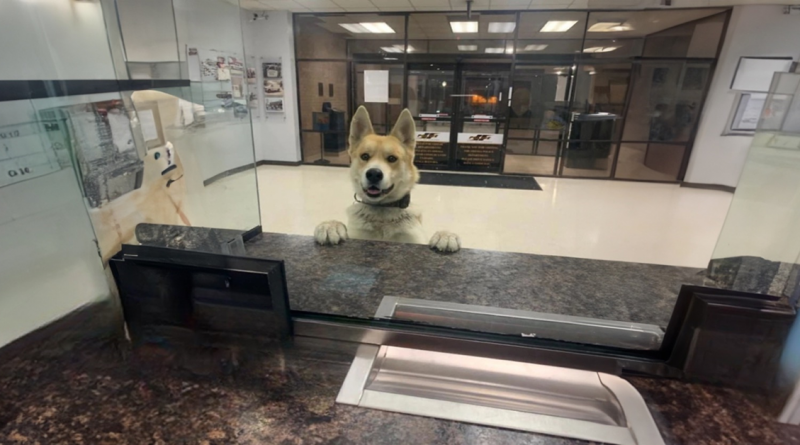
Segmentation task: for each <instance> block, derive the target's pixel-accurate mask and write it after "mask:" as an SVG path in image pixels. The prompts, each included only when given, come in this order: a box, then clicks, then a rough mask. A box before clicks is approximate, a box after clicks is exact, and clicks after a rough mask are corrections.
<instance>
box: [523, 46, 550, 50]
mask: <svg viewBox="0 0 800 445" xmlns="http://www.w3.org/2000/svg"><path fill="white" fill-rule="evenodd" d="M545 48H547V45H527V46H526V47H525V49H524V51H542V50H544V49H545Z"/></svg>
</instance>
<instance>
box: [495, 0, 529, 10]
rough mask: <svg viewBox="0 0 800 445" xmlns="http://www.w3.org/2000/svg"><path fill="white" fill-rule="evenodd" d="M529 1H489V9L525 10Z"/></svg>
mask: <svg viewBox="0 0 800 445" xmlns="http://www.w3.org/2000/svg"><path fill="white" fill-rule="evenodd" d="M530 4H531V0H491V1H490V3H489V8H490V9H527V8H528V6H529V5H530Z"/></svg>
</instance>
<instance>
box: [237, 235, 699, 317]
mask: <svg viewBox="0 0 800 445" xmlns="http://www.w3.org/2000/svg"><path fill="white" fill-rule="evenodd" d="M245 247H246V249H247V253H248V255H252V256H258V257H264V258H273V259H282V260H284V261H286V273H287V281H288V287H289V298H290V304H291V306H292V309H293V310H301V311H309V312H320V313H328V314H336V315H345V316H354V317H367V318H368V317H372V316H373V315H374V314H375V311H376V310H377V308H378V305H379V304H380V302H381V299H382V298H383V297H384V296H395V297H407V298H419V299H426V300H438V301H446V302H451V303H463V304H473V305H479V306H489V307H500V308H505V309H518V310H526V311H537V312H546V313H554V314H561V315H574V316H581V317H591V318H602V319H606V320H617V321H632V322H637V323H650V324H656V325H659V326H666V325H667V323H668V322H669V317H670V315H671V314H672V308H673V306H674V304H675V301H676V300H677V298H678V292H679V291H680V288H681V285H683V284H697V285H699V284H702V283H703V278H704V274H703V272H704V271H705V269H695V268H688V267H675V266H661V265H654V264H641V263H624V262H619V261H602V260H590V259H582V258H569V257H557V256H546V255H532V254H525V253H509V252H494V251H488V250H477V249H462V250H461V251H459V252H458V253H455V254H452V255H441V254H437V253H435V252H433V251H431V250H430V249H429V248H428V247H427V246H423V245H416V244H402V243H389V242H383V241H362V240H350V241H348V242H346V243H343V244H340V245H338V246H318V245H316V244H315V243H314V239H313V237H310V236H300V235H285V234H279V233H262V234H260V235H258V236H256V237H254V238H253V239H251V240H250V241H248V242H247V244H246V245H245Z"/></svg>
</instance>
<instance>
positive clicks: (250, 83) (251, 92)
mask: <svg viewBox="0 0 800 445" xmlns="http://www.w3.org/2000/svg"><path fill="white" fill-rule="evenodd" d="M258 66H259V63H258V61H257V60H256V58H255V57H254V56H250V57H248V58H247V68H246V69H245V82H246V83H247V89H246V91H247V108H248V109H249V110H250V115H251V116H253V117H261V99H260V98H261V95H260V94H259V91H258V68H257V67H258Z"/></svg>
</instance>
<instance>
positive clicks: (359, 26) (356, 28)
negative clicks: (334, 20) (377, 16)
mask: <svg viewBox="0 0 800 445" xmlns="http://www.w3.org/2000/svg"><path fill="white" fill-rule="evenodd" d="M339 26H341V27H342V28H344V29H346V30H348V31H350V32H352V33H354V34H364V33H371V34H394V29H392V27H391V26H389V24H388V23H386V22H361V23H339Z"/></svg>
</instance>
